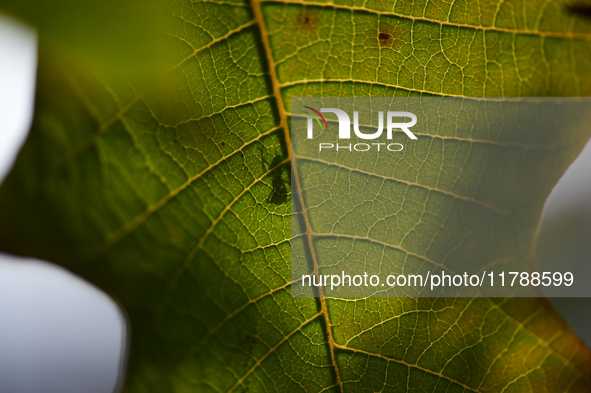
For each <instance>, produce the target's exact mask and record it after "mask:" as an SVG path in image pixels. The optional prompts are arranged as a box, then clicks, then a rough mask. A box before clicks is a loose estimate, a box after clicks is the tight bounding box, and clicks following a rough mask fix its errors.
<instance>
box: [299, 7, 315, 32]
mask: <svg viewBox="0 0 591 393" xmlns="http://www.w3.org/2000/svg"><path fill="white" fill-rule="evenodd" d="M296 26H297V27H298V28H299V29H302V30H307V31H310V30H313V29H315V28H316V27H317V26H318V17H317V16H316V14H313V13H311V12H309V11H305V12H302V13H301V14H298V15H297V16H296Z"/></svg>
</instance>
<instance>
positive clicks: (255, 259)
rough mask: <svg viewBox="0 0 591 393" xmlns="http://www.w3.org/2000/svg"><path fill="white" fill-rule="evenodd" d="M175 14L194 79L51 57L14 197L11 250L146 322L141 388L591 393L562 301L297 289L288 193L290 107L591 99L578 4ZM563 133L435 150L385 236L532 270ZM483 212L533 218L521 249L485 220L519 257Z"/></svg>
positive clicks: (174, 34) (135, 347)
mask: <svg viewBox="0 0 591 393" xmlns="http://www.w3.org/2000/svg"><path fill="white" fill-rule="evenodd" d="M31 3H32V4H34V2H31ZM167 6H168V9H169V12H170V16H171V20H172V23H171V26H172V27H171V28H170V29H171V30H170V31H169V32H168V34H169V39H170V41H169V53H170V55H169V56H170V59H169V60H172V61H171V64H175V65H174V66H173V67H172V68H171V69H170V71H169V72H168V73H167V75H166V78H165V79H164V80H162V81H155V83H154V84H155V86H143V85H140V86H138V85H130V84H128V83H125V82H123V81H121V80H119V79H118V78H116V77H115V76H113V75H112V74H99V75H95V74H93V75H84V74H83V73H81V72H80V70H79V69H77V68H74V67H69V66H68V63H67V62H64V60H63V59H61V58H59V57H58V58H55V57H54V56H53V54H54V53H53V51H52V48H51V46H49V45H47V46H44V47H42V49H41V55H40V71H39V86H38V94H37V103H36V114H35V119H34V124H33V128H32V131H31V134H30V137H29V140H28V142H27V144H26V146H25V147H24V148H23V150H22V152H21V154H20V156H19V159H18V161H17V163H16V165H15V168H14V169H13V172H12V173H11V175H10V177H9V178H8V179H7V180H6V182H5V183H4V184H3V186H2V189H1V190H0V216H1V217H2V220H0V235H1V236H0V239H1V240H0V247H1V248H2V249H3V250H6V251H11V252H15V253H21V254H28V255H34V256H37V257H41V258H44V259H47V260H51V261H54V262H56V263H60V264H62V265H64V266H66V267H68V268H69V269H71V270H72V271H74V272H76V273H78V274H80V275H82V276H83V277H86V278H87V279H88V280H90V281H92V282H93V283H95V284H97V285H98V286H100V287H101V288H103V289H105V290H106V291H107V292H109V293H110V294H112V295H113V296H114V297H115V298H116V299H118V300H119V301H120V302H121V303H122V305H123V306H124V307H125V309H126V310H127V312H128V314H129V318H130V322H131V332H132V341H131V356H130V367H129V372H128V376H127V381H126V386H125V391H126V392H148V391H149V392H233V391H236V392H239V391H242V392H246V391H250V392H276V391H277V392H296V391H302V392H321V391H333V392H339V391H347V392H349V391H355V392H375V391H384V392H395V391H416V392H524V391H532V392H544V391H547V392H558V391H572V392H586V391H590V390H591V388H590V387H589V386H591V384H590V382H589V380H588V375H589V374H590V371H591V357H590V354H589V352H588V350H587V348H586V347H585V346H584V344H583V343H582V342H581V341H580V340H579V339H578V338H577V337H576V336H575V335H574V334H573V333H572V331H570V329H569V328H568V327H567V326H565V325H564V323H563V322H562V320H561V319H560V318H559V317H558V316H557V315H556V314H555V313H554V311H553V310H551V308H550V307H549V306H548V305H547V303H546V302H545V301H544V300H541V299H534V300H530V299H486V298H476V299H465V298H458V299H443V298H442V299H427V298H421V299H413V298H380V299H375V298H370V299H335V298H330V299H313V298H294V297H292V296H291V281H290V280H291V271H290V253H291V249H290V242H289V238H290V233H291V232H290V231H291V226H290V217H291V209H290V207H291V206H290V198H297V199H298V200H300V201H301V203H303V204H304V206H309V207H312V206H313V202H314V201H313V200H309V199H306V198H304V196H303V195H302V194H301V193H298V192H294V193H293V194H292V195H290V194H289V192H290V185H289V165H290V160H291V159H292V158H293V159H297V157H290V156H289V153H288V152H289V148H288V147H289V142H290V138H289V130H288V123H289V116H290V111H291V108H290V107H289V102H290V101H289V97H291V96H354V97H365V96H412V95H419V96H420V95H441V96H461V97H463V96H477V97H480V96H571V95H589V94H590V93H591V78H589V76H590V75H589V74H590V73H591V45H590V41H591V27H590V26H589V25H588V23H587V22H586V21H585V20H583V19H580V18H579V17H578V16H577V15H573V14H572V13H569V12H567V8H566V5H565V3H563V2H560V1H556V2H553V1H527V2H526V1H517V0H507V1H504V2H498V3H496V2H490V1H485V0H482V1H479V2H467V1H464V2H462V1H456V2H453V3H449V2H443V1H425V2H412V3H409V2H400V1H396V2H393V3H392V2H382V1H372V0H365V1H338V2H335V3H333V2H320V1H318V2H296V1H265V2H261V1H260V0H253V1H252V2H243V1H239V0H230V1H209V0H207V1H192V2H190V1H185V0H182V1H178V2H172V1H171V2H169V3H168V4H167ZM566 132H567V131H562V130H561V131H560V132H556V133H555V134H554V135H541V136H540V140H542V141H543V144H544V145H543V148H541V149H540V148H539V146H538V148H536V147H535V146H532V145H531V144H532V143H533V142H532V139H531V138H529V139H528V138H524V140H523V141H520V143H522V144H524V146H525V148H523V149H522V150H524V151H527V154H525V155H521V156H520V154H522V152H521V151H519V150H517V151H516V148H515V147H514V146H506V145H503V143H497V142H499V140H495V139H494V136H492V138H491V139H489V140H488V142H487V143H474V140H473V139H474V138H472V137H471V136H470V135H468V136H467V137H466V136H464V137H457V136H454V135H450V136H449V139H448V140H446V141H445V142H444V141H443V140H442V139H441V138H439V139H438V138H435V137H433V138H428V137H425V138H423V139H422V140H423V141H424V142H421V144H418V145H417V147H416V150H414V151H411V152H408V154H406V153H405V154H404V155H403V156H402V158H401V160H400V162H398V163H397V165H396V168H395V170H394V171H393V172H392V173H389V174H388V175H389V177H391V178H392V179H394V181H395V184H396V187H399V189H398V190H397V191H396V192H393V193H392V198H391V200H390V202H391V203H392V206H394V207H397V208H398V214H399V215H400V216H399V217H400V225H399V226H398V227H397V228H395V229H396V230H392V231H391V232H389V233H384V232H379V231H378V232H376V233H372V234H370V236H371V239H372V240H379V241H382V242H383V243H386V245H394V246H399V248H402V249H403V251H402V252H403V253H406V254H409V255H410V254H413V255H418V256H421V257H424V258H441V257H442V256H444V255H446V254H447V253H448V252H451V251H453V252H456V253H460V254H461V253H463V254H464V255H466V256H469V255H482V254H487V253H493V254H496V253H499V252H501V253H505V254H506V255H508V254H507V253H509V252H511V255H513V256H516V257H520V258H531V257H532V255H531V250H532V248H533V239H534V234H535V229H536V226H537V223H538V221H539V216H540V212H541V208H542V204H543V202H544V200H545V197H546V196H547V194H548V193H549V191H550V189H551V187H552V186H553V185H554V184H555V183H556V181H557V179H558V177H559V176H560V175H561V173H562V172H563V171H564V169H565V168H566V167H567V166H568V164H569V163H570V162H571V161H572V159H574V157H575V156H576V154H577V153H578V152H579V150H580V149H581V148H582V146H583V144H584V142H585V140H586V139H587V138H588V137H589V134H588V133H586V132H581V133H574V134H566ZM530 137H531V135H530ZM559 141H562V142H560V143H559ZM528 146H529V147H528ZM519 157H522V158H521V159H519ZM524 157H526V158H528V159H531V161H527V160H525V159H524ZM466 162H469V163H470V164H471V165H469V166H467V165H464V163H466ZM499 168H501V169H502V170H499ZM343 169H344V170H352V169H354V168H353V165H352V164H351V163H344V164H343ZM531 174H538V175H539V176H528V175H531ZM540 174H541V175H540ZM370 175H373V176H374V177H375V176H377V175H379V173H377V172H375V173H370ZM501 176H503V177H502V178H501ZM483 178H484V179H485V180H486V181H484V182H482V181H481V180H482V179H483ZM501 183H502V185H503V186H502V187H499V184H501ZM430 189H435V190H440V191H442V192H439V193H437V192H429V191H428V190H430ZM508 190H510V191H511V193H509V192H508ZM483 204H491V205H492V204H494V206H496V207H497V208H498V209H499V210H501V211H502V212H504V213H505V214H506V215H508V216H510V217H511V218H512V219H514V220H516V221H517V222H519V223H520V226H519V228H518V229H519V231H517V228H515V227H513V228H512V229H513V231H514V232H512V233H511V234H513V233H516V234H518V235H516V236H517V238H512V239H510V240H507V237H506V236H505V235H506V233H505V230H506V228H507V227H506V226H503V225H498V226H493V227H490V228H488V231H489V232H488V236H489V237H490V238H493V239H495V242H490V243H489V247H492V246H491V245H490V244H496V245H501V246H502V247H505V248H504V249H503V250H501V251H498V250H496V249H475V248H476V246H475V245H474V243H470V242H462V241H461V240H462V239H463V237H464V236H463V235H464V234H465V230H466V226H465V225H464V224H465V223H464V222H463V221H462V220H461V218H466V217H467V218H466V219H467V220H468V221H469V220H470V217H473V215H470V214H469V213H470V212H472V213H473V214H474V215H475V216H478V214H482V211H483V210H486V206H483ZM344 208H346V206H345V207H344ZM462 214H465V216H462ZM491 214H492V215H491V217H492V218H491V220H494V219H498V217H497V215H498V214H499V212H492V213H491ZM458 218H460V219H458ZM472 224H473V223H472ZM472 224H471V225H472ZM442 229H444V230H442ZM344 231H345V230H344V229H343V233H344ZM386 235H387V238H384V237H385V236H386ZM505 240H507V241H508V243H506V242H505ZM311 244H312V247H314V248H315V252H317V253H318V254H319V255H321V253H322V252H323V249H322V244H316V243H314V242H312V243H311ZM477 245H479V244H477Z"/></svg>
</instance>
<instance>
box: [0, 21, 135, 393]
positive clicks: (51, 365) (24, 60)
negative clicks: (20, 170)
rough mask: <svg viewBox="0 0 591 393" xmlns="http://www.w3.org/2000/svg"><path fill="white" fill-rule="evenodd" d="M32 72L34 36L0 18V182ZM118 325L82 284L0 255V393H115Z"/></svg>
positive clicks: (107, 306) (29, 108) (19, 139)
mask: <svg viewBox="0 0 591 393" xmlns="http://www.w3.org/2000/svg"><path fill="white" fill-rule="evenodd" d="M36 70H37V37H36V33H35V32H34V31H33V30H31V29H30V28H28V27H26V26H23V25H21V24H19V23H18V22H15V21H14V20H12V19H9V18H7V17H3V16H2V15H0V182H1V181H2V180H3V179H4V177H5V176H6V174H7V172H8V171H9V170H10V168H11V167H12V165H13V163H14V160H15V158H16V156H17V154H18V152H19V150H20V148H21V146H22V144H23V142H24V140H25V139H26V136H27V134H28V130H29V127H30V124H31V118H32V113H33V104H34V91H35V75H36ZM125 326H126V323H125V318H124V317H123V315H122V313H121V311H120V309H119V308H118V307H117V305H116V304H115V302H114V301H113V300H112V299H110V298H109V297H108V296H107V295H105V294H104V293H103V292H101V291H99V290H98V289H96V288H95V287H93V286H91V285H90V284H88V283H87V282H85V281H83V280H82V279H80V278H78V277H76V276H74V275H73V274H71V273H69V272H67V271H66V270H64V269H62V268H59V267H57V266H55V265H52V264H49V263H47V262H43V261H38V260H34V259H24V258H18V257H14V256H9V255H5V254H1V253H0V393H80V392H84V393H111V392H113V391H118V390H119V386H117V385H118V384H119V376H120V375H121V374H122V373H121V372H120V371H121V370H120V369H121V368H122V367H124V365H125V359H124V354H125V351H126V349H125V339H126V336H125V334H126V332H125Z"/></svg>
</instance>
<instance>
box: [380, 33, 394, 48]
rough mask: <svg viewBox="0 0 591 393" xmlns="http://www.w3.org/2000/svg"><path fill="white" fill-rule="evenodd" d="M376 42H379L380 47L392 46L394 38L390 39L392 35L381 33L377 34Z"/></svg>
mask: <svg viewBox="0 0 591 393" xmlns="http://www.w3.org/2000/svg"><path fill="white" fill-rule="evenodd" d="M378 40H379V41H380V45H381V46H392V42H393V41H394V38H393V37H392V34H390V33H387V32H384V31H382V32H380V33H378Z"/></svg>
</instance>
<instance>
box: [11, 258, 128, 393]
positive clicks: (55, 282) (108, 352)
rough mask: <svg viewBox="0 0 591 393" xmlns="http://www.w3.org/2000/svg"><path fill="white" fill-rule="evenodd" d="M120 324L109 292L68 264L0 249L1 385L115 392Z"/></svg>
mask: <svg viewBox="0 0 591 393" xmlns="http://www.w3.org/2000/svg"><path fill="white" fill-rule="evenodd" d="M124 326H125V321H124V317H123V315H122V313H121V312H120V311H119V309H118V307H117V305H116V304H115V303H114V302H113V300H112V299H110V298H109V297H108V296H107V295H105V294H104V293H103V292H101V291H99V290H98V289H96V288H94V287H93V286H91V285H90V284H88V283H87V282H85V281H83V280H82V279H80V278H78V277H76V276H74V275H73V274H71V273H69V272H68V271H66V270H65V269H62V268H60V267H57V266H55V265H51V264H49V263H47V262H42V261H38V260H35V259H25V258H19V257H14V256H9V255H6V254H0V392H2V393H36V392H43V393H80V392H84V393H108V392H113V391H114V390H116V389H117V388H118V387H117V386H116V385H117V384H118V377H119V374H120V369H121V368H122V366H123V365H124V363H125V359H124V357H123V354H124V353H125V352H124V351H123V350H122V348H124V347H125V328H124Z"/></svg>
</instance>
